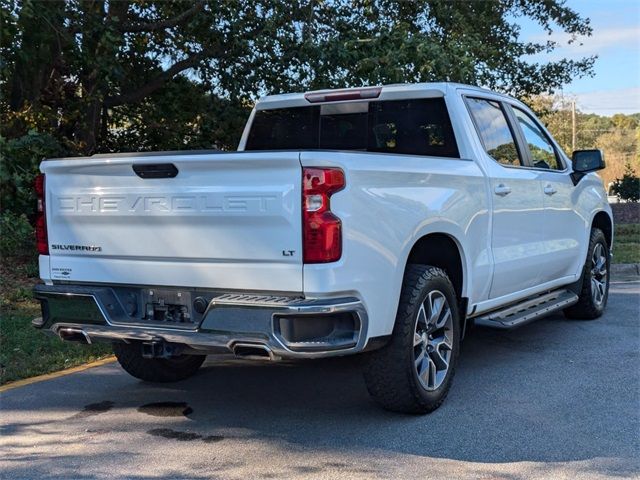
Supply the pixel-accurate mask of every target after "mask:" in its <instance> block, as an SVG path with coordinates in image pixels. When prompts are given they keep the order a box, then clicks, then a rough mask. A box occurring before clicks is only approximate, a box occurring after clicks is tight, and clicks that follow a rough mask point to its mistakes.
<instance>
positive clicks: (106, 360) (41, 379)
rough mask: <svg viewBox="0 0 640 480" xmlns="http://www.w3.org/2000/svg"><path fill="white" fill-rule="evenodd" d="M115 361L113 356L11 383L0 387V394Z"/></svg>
mask: <svg viewBox="0 0 640 480" xmlns="http://www.w3.org/2000/svg"><path fill="white" fill-rule="evenodd" d="M115 361H116V357H114V356H113V355H111V356H109V357H106V358H101V359H100V360H96V361H95V362H91V363H85V364H84V365H78V366H77V367H71V368H67V369H65V370H60V371H59V372H53V373H47V374H45V375H38V376H37V377H31V378H25V379H24V380H16V381H15V382H10V383H7V384H5V385H2V386H0V393H2V392H6V391H7V390H13V389H14V388H19V387H24V386H25V385H31V384H32V383H38V382H44V381H45V380H51V379H54V378H58V377H64V376H65V375H71V374H72V373H77V372H82V371H83V370H88V369H89V368H93V367H99V366H101V365H107V364H108V363H112V362H115Z"/></svg>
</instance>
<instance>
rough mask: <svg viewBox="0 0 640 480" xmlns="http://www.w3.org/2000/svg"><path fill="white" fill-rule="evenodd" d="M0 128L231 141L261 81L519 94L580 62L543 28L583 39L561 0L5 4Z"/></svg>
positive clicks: (117, 139) (75, 140) (551, 82)
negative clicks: (559, 50)
mask: <svg viewBox="0 0 640 480" xmlns="http://www.w3.org/2000/svg"><path fill="white" fill-rule="evenodd" d="M0 5H1V6H2V13H1V16H2V17H1V21H2V38H1V41H0V49H1V51H0V53H1V54H2V64H1V65H0V82H1V84H0V85H1V87H2V92H3V95H2V104H1V108H2V112H1V114H2V134H3V135H4V136H5V137H14V136H20V135H23V134H25V133H26V132H27V131H28V130H30V129H37V130H38V131H44V132H48V133H51V134H52V135H54V136H55V137H57V138H59V139H60V140H61V141H62V142H63V143H64V145H65V146H66V148H68V149H69V150H70V151H71V152H82V153H93V152H96V151H109V150H112V149H123V148H126V149H157V148H191V147H194V146H196V147H205V146H214V145H216V146H219V147H221V148H233V147H235V144H236V142H237V139H238V138H239V135H240V132H241V130H242V125H243V124H244V120H245V118H246V114H247V110H248V109H249V108H250V106H251V104H252V103H253V102H254V101H255V99H256V98H257V97H258V96H260V95H263V94H265V93H281V92H286V91H296V90H298V91H299V90H308V89H315V88H325V87H341V86H359V85H365V84H366V85H371V84H382V83H396V82H416V81H438V80H447V81H457V82H464V83H470V84H478V85H483V86H488V87H492V88H496V89H499V90H502V91H506V92H509V93H513V94H516V95H521V94H537V93H540V92H550V91H553V90H554V89H556V88H558V87H561V86H562V85H563V84H566V83H568V82H569V81H570V80H571V79H572V78H574V77H576V76H581V75H588V74H590V73H591V66H592V63H593V60H594V59H593V58H584V59H581V60H577V61H576V60H567V59H560V60H553V61H551V60H550V61H548V62H545V63H535V62H532V61H531V60H530V58H531V57H530V56H531V55H534V54H540V53H545V52H547V53H549V52H551V51H553V49H554V48H555V47H556V44H555V43H554V42H552V41H547V42H537V43H536V42H530V41H525V40H523V39H522V38H521V36H520V28H519V26H518V24H517V20H518V18H519V17H527V18H528V19H530V20H533V21H534V22H536V23H537V24H539V25H540V28H541V29H542V30H543V31H546V32H551V31H554V30H557V31H561V32H565V33H568V34H570V35H572V36H578V35H590V34H591V28H590V26H589V21H588V19H585V18H583V17H581V16H580V15H579V14H578V13H577V12H575V11H573V10H572V9H570V8H569V7H567V6H565V5H564V2H563V1H562V0H494V1H482V2H452V1H445V0H415V1H412V2H405V1H401V0H325V1H323V0H303V1H285V0H225V1H220V2H218V1H208V0H198V1H196V2H186V1H177V0H159V1H152V0H137V1H131V2H124V1H113V0H68V1H60V0H50V1H47V2H42V1H36V0H0Z"/></svg>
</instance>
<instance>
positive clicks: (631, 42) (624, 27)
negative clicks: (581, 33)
mask: <svg viewBox="0 0 640 480" xmlns="http://www.w3.org/2000/svg"><path fill="white" fill-rule="evenodd" d="M566 4H567V6H568V7H570V8H572V9H573V10H575V11H577V12H578V13H579V14H580V15H581V16H582V17H588V18H589V19H590V20H591V27H592V28H593V34H592V36H591V37H579V39H578V40H577V41H576V42H574V43H573V44H568V43H567V40H568V39H569V35H567V34H564V33H558V32H555V33H554V34H552V36H551V39H552V40H555V41H557V42H559V43H560V44H561V45H562V46H561V47H559V48H557V49H556V50H555V51H554V52H553V53H551V54H546V56H545V57H546V58H545V57H543V56H540V57H539V58H536V60H537V61H544V60H545V59H546V60H552V59H559V58H569V59H579V58H582V57H585V56H590V55H597V56H598V58H597V59H596V62H595V65H594V68H593V70H594V73H595V75H594V76H593V77H583V78H579V79H575V80H574V81H573V82H572V83H571V84H569V85H567V86H565V88H564V91H563V93H564V95H565V96H574V97H575V98H576V105H577V107H578V109H579V110H580V111H583V112H586V113H597V114H599V115H613V114H615V113H625V114H630V113H636V112H640V1H638V0H567V2H566ZM517 21H518V23H519V24H520V25H521V28H522V31H521V34H522V38H523V39H524V40H538V41H543V42H544V41H546V40H547V39H548V38H549V37H548V36H547V34H546V33H545V32H544V31H543V30H542V28H541V27H540V26H539V25H535V24H534V23H533V22H528V21H526V22H525V21H523V20H522V19H518V20H517Z"/></svg>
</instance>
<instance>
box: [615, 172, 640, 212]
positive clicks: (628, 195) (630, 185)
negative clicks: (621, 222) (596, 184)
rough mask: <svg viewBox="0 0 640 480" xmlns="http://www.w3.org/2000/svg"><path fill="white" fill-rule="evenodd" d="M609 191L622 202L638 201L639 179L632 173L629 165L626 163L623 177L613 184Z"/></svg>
mask: <svg viewBox="0 0 640 480" xmlns="http://www.w3.org/2000/svg"><path fill="white" fill-rule="evenodd" d="M611 191H612V192H613V193H614V194H616V195H617V196H618V198H620V199H622V200H627V201H629V202H637V201H639V200H640V177H638V176H637V175H636V174H635V173H634V171H633V168H632V167H631V164H629V163H627V165H626V167H625V172H624V175H623V176H622V178H619V179H618V180H616V181H615V182H613V185H611Z"/></svg>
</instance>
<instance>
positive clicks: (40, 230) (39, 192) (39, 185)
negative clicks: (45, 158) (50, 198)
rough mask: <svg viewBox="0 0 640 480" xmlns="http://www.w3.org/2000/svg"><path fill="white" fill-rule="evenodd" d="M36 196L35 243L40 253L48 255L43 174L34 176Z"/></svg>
mask: <svg viewBox="0 0 640 480" xmlns="http://www.w3.org/2000/svg"><path fill="white" fill-rule="evenodd" d="M34 189H35V191H36V198H37V199H38V212H37V213H36V244H37V246H38V253H39V254H40V255H49V239H48V238H47V216H46V210H47V209H46V205H45V201H44V199H45V194H44V174H40V175H38V176H37V177H36V182H35V185H34Z"/></svg>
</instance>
